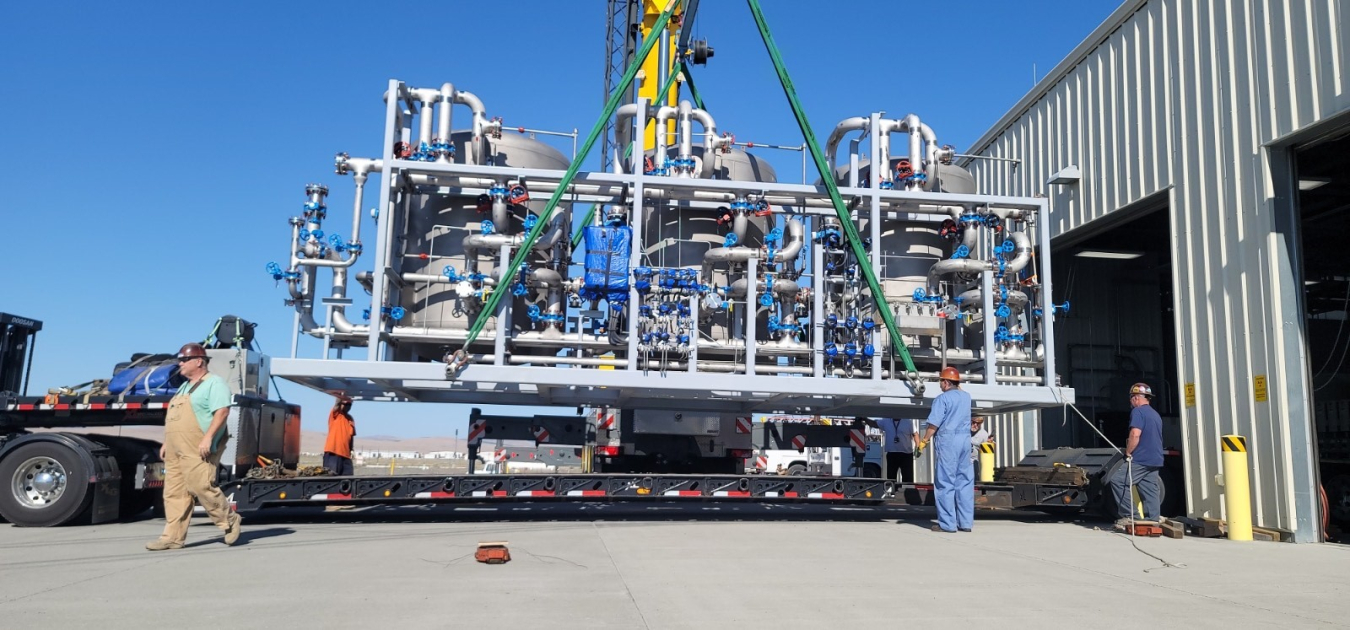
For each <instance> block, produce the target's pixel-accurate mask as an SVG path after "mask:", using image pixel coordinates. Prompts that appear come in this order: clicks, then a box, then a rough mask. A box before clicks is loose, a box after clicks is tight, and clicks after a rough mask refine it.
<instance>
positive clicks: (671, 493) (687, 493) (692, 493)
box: [663, 490, 703, 497]
mask: <svg viewBox="0 0 1350 630" xmlns="http://www.w3.org/2000/svg"><path fill="white" fill-rule="evenodd" d="M663 496H667V497H701V496H703V493H702V492H701V491H699V490H666V491H665V493H664V495H663Z"/></svg>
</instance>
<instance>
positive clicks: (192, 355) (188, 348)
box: [177, 343, 207, 359]
mask: <svg viewBox="0 0 1350 630" xmlns="http://www.w3.org/2000/svg"><path fill="white" fill-rule="evenodd" d="M198 357H200V358H203V359H205V358H207V357H206V348H203V347H202V344H199V343H185V344H183V347H182V348H179V349H178V356H177V358H178V359H196V358H198Z"/></svg>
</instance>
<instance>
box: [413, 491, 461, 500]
mask: <svg viewBox="0 0 1350 630" xmlns="http://www.w3.org/2000/svg"><path fill="white" fill-rule="evenodd" d="M413 498H414V499H453V498H455V493H453V492H443V491H440V490H437V491H435V492H418V493H417V494H415V495H413Z"/></svg>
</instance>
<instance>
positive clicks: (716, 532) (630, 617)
mask: <svg viewBox="0 0 1350 630" xmlns="http://www.w3.org/2000/svg"><path fill="white" fill-rule="evenodd" d="M931 517H932V513H931V511H930V510H925V509H922V508H857V507H850V508H829V507H823V506H811V507H808V506H755V505H742V506H724V507H720V508H717V507H713V508H704V507H690V506H674V507H671V506H663V507H659V508H656V507H646V506H633V505H606V506H588V507H582V506H575V505H553V506H542V507H540V506H537V505H536V506H535V507H525V506H520V507H514V508H488V509H476V510H475V509H458V510H455V509H448V508H368V509H363V510H356V511H350V512H341V513H333V514H323V513H321V512H315V511H312V510H310V511H289V512H280V513H277V512H274V513H272V515H271V516H268V517H267V518H254V519H251V520H249V521H245V530H244V534H243V537H242V539H241V540H240V542H239V544H238V545H237V546H235V547H233V548H229V547H225V546H224V545H223V544H221V542H220V537H219V531H218V530H216V529H215V528H214V527H213V526H211V525H210V524H209V523H207V522H206V521H205V520H204V519H201V518H199V519H198V520H197V524H196V525H195V526H194V527H193V528H192V533H191V534H190V537H189V545H188V547H187V548H185V549H183V550H179V551H168V552H157V553H151V552H147V551H144V550H143V548H142V545H143V544H144V543H145V542H146V541H149V540H151V539H153V538H155V537H156V536H157V535H158V534H159V531H160V528H161V526H162V522H161V521H155V520H142V521H138V522H131V523H118V524H111V525H98V526H91V527H67V528H56V529H20V528H16V527H12V526H9V525H3V524H0V626H3V627H5V628H9V629H20V628H88V627H100V628H137V629H139V628H143V627H146V626H147V625H149V626H159V627H170V626H172V627H189V626H191V625H196V624H210V625H213V626H221V625H226V624H228V625H230V626H232V627H262V628H311V627H324V628H376V627H389V626H391V625H396V626H397V627H403V628H440V627H446V628H449V627H457V628H458V627H469V626H480V627H493V628H624V629H627V628H698V629H706V628H755V629H779V628H819V627H852V628H867V627H874V628H898V627H923V628H961V629H962V630H969V628H972V627H993V626H992V625H989V624H997V625H998V626H999V627H1014V628H1022V627H1036V628H1081V627H1092V628H1167V627H1187V628H1225V629H1226V630H1231V629H1233V628H1276V627H1279V628H1293V627H1342V628H1343V627H1347V625H1350V549H1348V548H1345V547H1341V546H1338V545H1293V544H1279V543H1262V542H1254V543H1230V542H1227V541H1223V540H1201V539H1194V538H1188V539H1186V540H1181V541H1175V540H1168V539H1135V542H1136V543H1137V544H1138V546H1139V549H1141V550H1142V552H1141V551H1140V550H1136V549H1135V548H1134V547H1133V546H1132V545H1131V541H1130V539H1127V538H1125V537H1123V536H1119V535H1116V534H1112V533H1108V532H1104V531H1099V530H1096V529H1094V525H1093V524H1081V523H1068V522H1057V521H1055V520H1053V519H1049V518H1040V517H1036V516H1031V515H1015V516H993V517H988V518H983V517H984V515H979V516H977V521H976V527H975V531H974V532H973V533H969V534H942V533H934V532H931V531H929V530H928V527H929V524H930V520H929V519H930V518H931ZM480 541H507V542H508V543H509V544H510V548H511V554H512V558H513V559H512V561H511V562H510V563H509V564H505V565H500V566H488V565H484V564H479V563H477V562H474V560H473V558H472V554H473V551H474V548H475V546H476V544H477V543H478V542H480ZM1146 553H1147V554H1153V555H1155V556H1157V557H1158V558H1160V559H1162V560H1163V561H1166V562H1167V563H1170V564H1172V565H1175V566H1173V567H1168V566H1165V565H1164V563H1163V562H1162V561H1160V560H1159V559H1155V558H1153V557H1150V556H1149V555H1146Z"/></svg>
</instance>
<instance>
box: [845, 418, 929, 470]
mask: <svg viewBox="0 0 1350 630" xmlns="http://www.w3.org/2000/svg"><path fill="white" fill-rule="evenodd" d="M858 420H861V421H862V423H863V424H866V425H867V426H869V427H872V428H874V429H877V430H880V431H881V435H882V443H883V444H884V446H885V451H886V478H887V479H890V480H893V481H901V482H903V483H913V481H914V444H915V442H918V441H919V434H918V433H917V432H915V431H914V421H913V420H910V419H909V418H881V419H879V420H872V419H871V418H858Z"/></svg>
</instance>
